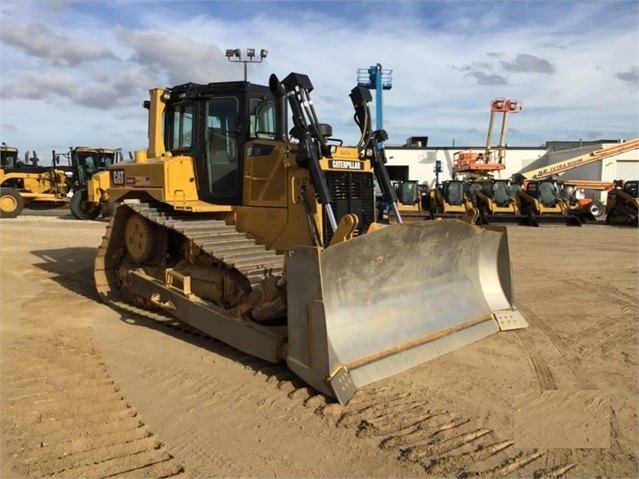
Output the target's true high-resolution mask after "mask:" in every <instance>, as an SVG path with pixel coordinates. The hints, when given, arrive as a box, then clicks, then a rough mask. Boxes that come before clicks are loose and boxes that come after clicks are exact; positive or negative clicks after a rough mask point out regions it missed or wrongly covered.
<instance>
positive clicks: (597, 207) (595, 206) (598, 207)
mask: <svg viewBox="0 0 639 479" xmlns="http://www.w3.org/2000/svg"><path fill="white" fill-rule="evenodd" d="M588 212H589V213H590V214H591V215H592V216H594V217H595V218H600V217H602V216H603V215H604V213H605V212H606V207H605V206H604V204H603V203H602V202H601V201H593V202H592V203H590V205H588Z"/></svg>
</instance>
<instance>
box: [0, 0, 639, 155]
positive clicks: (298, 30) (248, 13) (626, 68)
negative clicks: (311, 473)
mask: <svg viewBox="0 0 639 479" xmlns="http://www.w3.org/2000/svg"><path fill="white" fill-rule="evenodd" d="M235 48H240V49H241V50H242V51H245V50H246V49H247V48H254V49H256V50H257V51H258V52H259V50H260V49H265V50H267V51H268V56H267V57H266V59H264V61H262V62H261V63H258V62H254V63H249V64H247V74H248V80H249V81H251V82H253V83H259V84H265V85H267V84H268V79H269V76H270V75H271V74H272V73H275V74H276V75H277V76H278V77H279V78H284V77H285V76H286V75H287V74H289V73H291V72H296V73H304V74H307V75H308V76H309V78H310V79H311V81H312V83H313V86H314V90H313V92H312V93H311V97H312V100H313V104H314V106H315V109H316V111H317V115H318V117H319V121H320V122H322V123H329V124H331V125H332V127H333V136H334V137H338V138H341V139H342V140H344V143H345V144H356V142H357V139H358V137H359V129H358V127H357V126H356V124H355V122H354V121H353V108H352V104H351V102H350V99H349V96H348V94H349V93H350V90H351V89H352V88H353V87H354V86H356V84H357V79H358V70H363V72H360V74H361V73H364V75H366V71H367V70H368V69H369V67H371V66H375V65H377V64H381V65H382V69H383V70H384V72H385V73H387V74H389V75H390V76H391V78H392V81H391V85H392V87H391V88H390V89H388V90H383V91H382V92H381V95H382V101H383V108H382V111H383V116H382V119H383V127H384V129H386V130H387V132H388V136H389V140H388V142H387V145H389V146H390V145H402V144H404V143H405V142H406V139H407V138H408V137H410V136H428V137H429V142H428V145H429V146H453V145H455V146H482V145H485V144H486V141H487V131H488V124H489V118H490V108H489V105H490V101H491V100H492V99H493V98H500V97H503V98H509V99H516V100H519V101H521V102H522V103H523V109H522V111H521V112H520V113H517V114H511V115H509V116H508V130H507V135H506V141H507V143H508V144H509V145H511V146H540V145H543V144H544V143H545V142H546V141H555V140H575V141H578V140H580V139H583V140H584V141H587V140H598V139H621V138H623V139H631V138H635V137H638V136H639V1H637V0H631V1H621V0H619V1H617V0H598V1H587V0H580V1H571V0H563V1H557V0H553V1H542V0H533V1H524V0H510V1H507V0H501V1H495V0H474V1H470V2H467V1H462V0H447V1H435V0H433V1H429V0H395V1H383V0H379V1H376V0H361V1H348V0H344V1H337V0H334V1H331V0H324V1H294V0H286V1H269V0H233V1H218V0H200V1H187V0H184V1H180V0H171V1H165V0H109V1H102V0H2V1H1V2H0V71H1V82H0V138H1V141H3V142H6V144H7V145H9V146H14V147H17V148H18V149H19V150H20V152H21V153H20V155H21V156H22V155H23V154H24V152H25V151H36V152H37V153H38V156H39V158H41V160H43V161H42V162H43V163H46V162H47V160H50V157H51V150H56V151H59V152H60V151H68V148H69V147H71V146H93V147H104V148H122V149H123V151H124V152H128V151H134V150H138V149H145V148H146V147H147V131H146V128H147V115H146V113H147V112H146V110H144V109H143V108H142V102H143V101H144V100H146V99H148V92H149V90H150V89H151V88H156V87H170V86H172V85H178V84H182V83H187V82H194V83H208V82H216V81H230V80H242V79H243V77H244V64H242V63H232V62H230V61H228V59H227V58H226V56H225V52H226V50H227V49H235ZM371 93H372V95H373V99H374V100H373V103H372V104H371V109H372V112H373V114H374V115H377V114H378V112H376V111H375V110H376V108H375V103H376V102H375V99H376V98H377V95H378V94H379V93H380V92H377V91H372V92H371ZM501 121H502V117H501V116H500V115H497V116H496V118H495V127H494V132H493V138H492V141H491V144H496V143H497V142H498V140H499V131H500V128H501ZM125 156H128V155H127V153H125Z"/></svg>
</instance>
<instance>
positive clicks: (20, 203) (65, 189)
mask: <svg viewBox="0 0 639 479" xmlns="http://www.w3.org/2000/svg"><path fill="white" fill-rule="evenodd" d="M1 152H2V156H1V160H2V163H1V165H0V218H15V217H17V216H19V215H20V213H22V211H23V210H24V208H29V209H33V210H42V209H51V208H58V207H60V206H64V205H67V204H68V203H69V196H68V195H69V192H70V191H71V185H70V182H69V171H68V169H65V168H64V167H59V166H58V165H56V164H55V162H54V164H52V165H51V166H37V165H36V163H37V155H36V156H35V158H34V161H33V164H32V165H29V164H28V162H27V163H25V162H21V161H19V160H18V150H17V149H16V148H14V147H9V146H6V145H5V144H3V146H2V150H1Z"/></svg>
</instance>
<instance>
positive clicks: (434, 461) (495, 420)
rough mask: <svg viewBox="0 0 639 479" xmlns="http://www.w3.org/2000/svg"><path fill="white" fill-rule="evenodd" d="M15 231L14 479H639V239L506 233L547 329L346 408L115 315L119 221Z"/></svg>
mask: <svg viewBox="0 0 639 479" xmlns="http://www.w3.org/2000/svg"><path fill="white" fill-rule="evenodd" d="M65 213H66V212H65V211H64V210H60V211H58V213H57V214H53V215H52V214H48V215H36V214H27V215H23V216H21V217H19V218H17V219H15V220H2V221H1V222H0V246H1V248H0V265H1V268H2V269H1V271H2V275H1V278H0V281H1V282H0V295H1V310H0V374H1V391H2V392H1V401H0V409H1V412H2V414H1V419H0V434H1V436H0V446H1V451H0V464H1V466H0V476H1V477H3V478H14V477H15V478H19V477H64V478H75V477H132V478H137V477H284V478H289V477H348V478H352V477H429V476H437V477H440V476H447V477H471V476H478V477H500V476H504V477H533V476H534V477H574V478H584V477H637V475H638V471H637V455H638V452H637V446H638V444H637V436H638V430H637V409H638V406H637V396H638V391H637V389H638V384H637V377H638V363H637V351H638V327H637V324H638V299H637V290H638V288H637V286H638V283H637V279H638V269H639V263H638V249H639V248H638V237H637V230H636V229H632V228H624V227H611V226H607V225H605V224H600V223H598V224H589V225H585V226H584V227H582V228H569V227H562V226H545V227H540V228H526V227H517V226H515V227H509V238H510V246H511V255H512V263H513V269H514V273H515V281H516V283H515V284H516V294H517V304H518V306H519V308H520V309H521V311H522V312H523V314H524V315H525V317H526V318H527V320H528V322H529V323H530V327H529V328H527V329H525V330H518V331H511V332H504V333H499V334H497V335H493V336H491V337H489V338H487V339H485V340H482V341H480V342H478V343H476V344H473V345H471V346H469V347H466V348H464V349H462V350H458V351H455V352H453V353H450V354H448V355H446V356H443V357H441V358H438V359H436V360H434V361H431V362H428V363H425V364H422V365H420V366H419V367H416V368H413V369H411V370H410V371H407V372H405V373H403V374H400V375H397V376H394V377H392V378H388V379H386V380H384V381H380V382H378V383H375V384H372V385H369V386H367V387H366V388H363V389H362V390H360V391H359V392H358V393H357V395H356V396H355V398H354V399H353V400H352V401H351V403H349V404H348V406H346V407H344V408H342V407H340V406H338V405H336V404H334V403H332V402H331V401H330V400H327V399H326V398H324V397H323V396H321V395H318V394H316V393H315V392H313V391H312V390H309V389H308V388H306V387H305V386H304V384H303V383H301V382H300V381H299V380H298V379H296V378H295V376H294V375H292V374H291V373H289V372H288V370H287V369H286V367H285V366H272V365H269V364H268V363H265V362H263V361H260V360H256V359H253V358H251V357H249V356H246V355H244V354H241V353H238V352H235V351H234V350H233V349H231V348H229V347H227V346H225V345H223V344H221V343H219V342H217V341H214V340H211V339H209V338H206V337H204V336H201V335H195V334H192V333H190V332H188V331H187V330H185V329H184V328H181V327H180V326H179V325H177V324H169V323H165V324H160V323H157V322H155V321H152V320H150V319H147V318H144V317H143V316H136V315H131V314H123V313H120V312H117V311H114V310H112V309H110V308H109V307H107V306H106V305H104V304H102V303H101V302H100V300H99V298H98V296H97V293H96V292H95V288H94V286H93V275H92V269H93V259H94V256H95V253H96V249H97V246H98V245H99V243H100V240H101V236H102V234H103V232H104V229H105V225H106V224H105V223H104V222H101V221H97V222H82V221H77V220H74V219H72V217H71V216H70V215H67V214H65Z"/></svg>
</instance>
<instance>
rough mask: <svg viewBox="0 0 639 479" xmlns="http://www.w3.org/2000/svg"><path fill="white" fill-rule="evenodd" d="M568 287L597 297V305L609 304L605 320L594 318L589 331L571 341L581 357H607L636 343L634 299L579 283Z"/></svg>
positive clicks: (580, 333) (580, 332)
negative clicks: (595, 355)
mask: <svg viewBox="0 0 639 479" xmlns="http://www.w3.org/2000/svg"><path fill="white" fill-rule="evenodd" d="M567 283H568V284H569V285H570V286H571V287H573V288H575V289H580V290H583V291H584V292H585V293H590V295H592V296H593V297H598V298H599V302H604V303H607V304H610V305H611V307H610V312H609V314H608V315H606V317H605V318H597V320H595V321H593V322H592V323H591V325H590V326H589V327H586V328H584V329H582V330H581V331H579V332H578V333H577V334H576V335H574V337H573V341H574V343H575V346H576V348H577V350H578V351H579V353H580V354H592V353H596V352H598V353H600V354H609V353H610V352H611V351H612V350H614V349H618V348H620V346H625V345H628V344H631V343H632V342H634V343H635V346H636V341H637V333H638V331H639V329H638V326H637V321H636V318H637V312H638V304H637V299H636V297H632V296H630V295H628V294H627V293H624V292H622V291H620V290H619V289H617V288H614V287H609V288H607V289H602V288H597V287H596V285H595V284H591V283H581V282H579V281H575V280H568V281H567Z"/></svg>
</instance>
